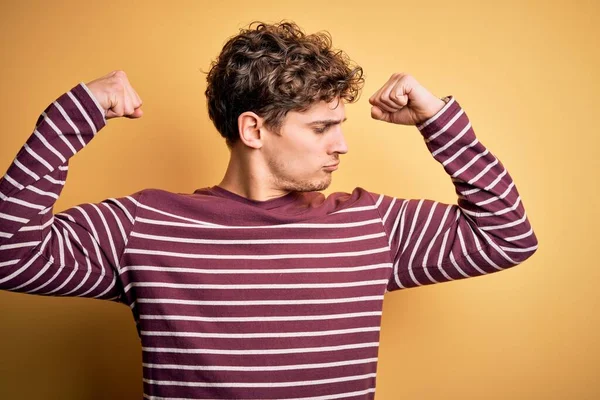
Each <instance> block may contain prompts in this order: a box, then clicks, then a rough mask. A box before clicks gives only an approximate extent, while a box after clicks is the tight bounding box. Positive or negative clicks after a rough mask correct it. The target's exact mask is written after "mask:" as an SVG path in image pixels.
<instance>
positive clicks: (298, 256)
mask: <svg viewBox="0 0 600 400" xmlns="http://www.w3.org/2000/svg"><path fill="white" fill-rule="evenodd" d="M386 251H389V247H380V248H378V249H369V250H362V251H348V252H340V253H310V254H265V255H253V254H225V255H221V254H190V253H178V252H173V251H160V250H146V249H131V248H129V249H125V253H129V254H147V255H154V256H171V257H181V258H193V259H216V260H281V259H289V258H292V259H301V258H331V257H358V256H364V255H368V254H376V253H383V252H386Z"/></svg>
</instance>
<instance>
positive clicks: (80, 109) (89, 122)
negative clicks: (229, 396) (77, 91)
mask: <svg viewBox="0 0 600 400" xmlns="http://www.w3.org/2000/svg"><path fill="white" fill-rule="evenodd" d="M67 95H68V96H69V97H70V98H71V100H73V103H75V106H76V107H77V108H78V109H79V112H80V113H81V115H82V116H83V118H85V120H86V121H87V123H88V125H89V126H90V128H92V132H93V133H94V135H95V134H96V133H97V131H96V125H94V123H93V122H92V120H91V118H90V116H89V115H88V113H87V111H85V110H84V109H83V106H82V105H81V103H80V102H79V100H77V98H76V97H75V96H74V95H73V93H72V92H71V91H69V92H67Z"/></svg>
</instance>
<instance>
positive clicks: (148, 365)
mask: <svg viewBox="0 0 600 400" xmlns="http://www.w3.org/2000/svg"><path fill="white" fill-rule="evenodd" d="M375 362H377V358H376V357H373V358H363V359H361V360H347V361H335V362H328V363H315V364H295V365H275V366H271V365H265V366H259V365H248V366H237V365H182V364H152V363H142V367H144V368H151V369H175V370H180V371H239V372H266V371H290V370H296V369H317V368H332V367H343V366H346V365H360V364H369V363H375Z"/></svg>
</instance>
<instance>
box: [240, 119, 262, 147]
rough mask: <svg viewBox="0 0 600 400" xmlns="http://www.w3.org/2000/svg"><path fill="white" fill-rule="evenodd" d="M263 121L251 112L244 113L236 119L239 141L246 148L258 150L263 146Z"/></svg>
mask: <svg viewBox="0 0 600 400" xmlns="http://www.w3.org/2000/svg"><path fill="white" fill-rule="evenodd" d="M262 126H263V119H262V118H261V117H259V116H258V115H257V114H255V113H253V112H252V111H246V112H243V113H241V114H240V116H239V117H238V132H239V134H240V140H241V141H242V142H243V143H244V144H245V145H246V146H248V147H251V148H253V149H260V148H261V147H262V145H263V142H262V136H261V128H262Z"/></svg>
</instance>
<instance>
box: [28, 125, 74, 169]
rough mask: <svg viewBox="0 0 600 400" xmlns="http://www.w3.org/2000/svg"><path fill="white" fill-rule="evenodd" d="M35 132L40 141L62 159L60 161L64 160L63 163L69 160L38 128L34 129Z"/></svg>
mask: <svg viewBox="0 0 600 400" xmlns="http://www.w3.org/2000/svg"><path fill="white" fill-rule="evenodd" d="M33 134H34V135H35V136H36V137H37V138H38V139H40V141H41V142H42V143H43V144H44V146H46V148H47V149H48V150H50V151H51V152H52V153H54V155H55V156H56V157H58V158H59V159H60V161H62V162H63V163H66V162H67V159H66V158H65V157H64V156H63V155H62V154H61V153H60V152H59V151H58V150H56V149H55V148H54V146H52V145H51V144H50V143H49V142H48V141H47V140H46V138H45V137H44V136H43V135H42V134H41V133H40V132H39V131H38V130H37V129H36V130H34V131H33Z"/></svg>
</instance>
